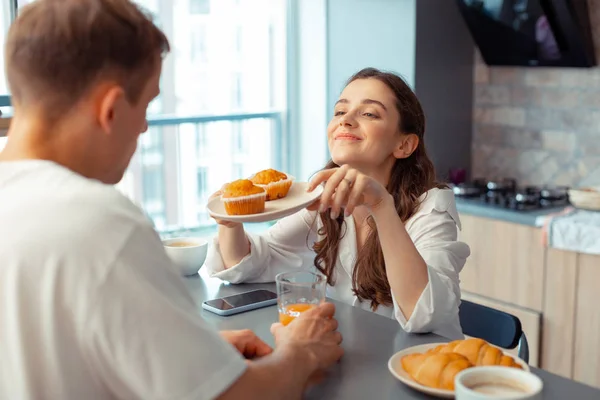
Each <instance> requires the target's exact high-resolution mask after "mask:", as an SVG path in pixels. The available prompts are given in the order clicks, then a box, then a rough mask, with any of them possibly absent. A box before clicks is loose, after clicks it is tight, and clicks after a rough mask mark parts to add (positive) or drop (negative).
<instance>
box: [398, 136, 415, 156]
mask: <svg viewBox="0 0 600 400" xmlns="http://www.w3.org/2000/svg"><path fill="white" fill-rule="evenodd" d="M417 146H419V137H418V136H417V135H415V134H414V133H409V134H407V135H402V138H401V139H400V143H399V144H398V147H396V150H394V153H393V154H394V157H396V158H408V157H410V156H411V154H412V153H413V152H414V151H415V150H416V149H417Z"/></svg>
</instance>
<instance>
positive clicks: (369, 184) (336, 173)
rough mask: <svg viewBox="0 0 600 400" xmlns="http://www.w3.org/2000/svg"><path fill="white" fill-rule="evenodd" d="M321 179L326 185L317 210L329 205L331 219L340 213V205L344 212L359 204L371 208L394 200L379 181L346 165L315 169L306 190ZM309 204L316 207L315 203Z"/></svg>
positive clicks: (316, 184)
mask: <svg viewBox="0 0 600 400" xmlns="http://www.w3.org/2000/svg"><path fill="white" fill-rule="evenodd" d="M323 182H325V186H324V188H323V194H322V195H321V198H320V199H319V202H318V204H319V212H325V211H326V210H327V209H328V208H331V214H330V215H331V218H332V219H335V218H337V217H338V215H340V212H341V209H342V208H343V209H344V214H345V215H350V214H352V212H353V211H354V209H355V208H356V207H358V206H365V207H367V208H368V209H369V211H370V212H373V211H375V210H377V209H378V208H380V207H381V206H382V205H383V204H385V203H386V202H391V204H392V205H393V204H394V201H393V198H392V196H391V195H390V194H389V193H388V191H387V189H386V188H385V187H384V186H383V185H382V184H381V183H379V182H377V181H376V180H375V179H373V178H371V177H369V176H367V175H365V174H363V173H360V172H358V171H357V170H356V169H353V168H350V167H349V166H347V165H343V166H341V167H339V168H331V169H327V170H324V171H320V172H318V173H317V174H316V175H315V176H314V177H313V179H312V180H311V181H310V184H309V186H308V189H307V190H308V191H309V192H311V191H313V190H314V188H315V187H317V186H318V185H320V184H321V183H323ZM310 208H311V209H313V210H314V209H316V203H315V204H313V205H311V207H310Z"/></svg>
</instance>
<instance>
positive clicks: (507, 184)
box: [452, 178, 569, 211]
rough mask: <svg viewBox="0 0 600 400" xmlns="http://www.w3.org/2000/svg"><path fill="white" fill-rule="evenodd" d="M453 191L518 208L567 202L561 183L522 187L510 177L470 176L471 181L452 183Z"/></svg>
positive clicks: (557, 204)
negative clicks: (492, 178)
mask: <svg viewBox="0 0 600 400" xmlns="http://www.w3.org/2000/svg"><path fill="white" fill-rule="evenodd" d="M452 189H453V191H454V193H455V195H456V196H457V197H463V198H467V199H471V200H469V201H479V202H481V203H484V204H487V205H490V206H494V207H499V208H506V209H513V210H518V211H532V210H541V209H544V208H552V207H561V206H567V205H568V204H569V199H568V188H567V187H564V186H533V185H531V186H524V187H517V182H516V180H514V179H510V178H501V179H495V180H490V181H486V180H484V179H474V180H473V181H472V182H469V183H463V184H460V185H456V186H454V187H453V188H452Z"/></svg>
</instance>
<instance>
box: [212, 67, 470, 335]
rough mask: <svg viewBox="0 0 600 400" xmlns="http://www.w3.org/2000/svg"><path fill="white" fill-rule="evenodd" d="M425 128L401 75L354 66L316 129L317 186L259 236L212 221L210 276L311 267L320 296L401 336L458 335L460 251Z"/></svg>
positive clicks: (239, 277)
mask: <svg viewBox="0 0 600 400" xmlns="http://www.w3.org/2000/svg"><path fill="white" fill-rule="evenodd" d="M424 133H425V117H424V114H423V110H422V108H421V105H420V103H419V100H418V99H417V97H416V96H415V94H414V93H413V92H412V90H411V89H410V88H409V87H408V85H407V84H406V83H405V82H404V81H403V80H402V78H400V77H398V76H396V75H394V74H391V73H385V72H381V71H379V70H376V69H373V68H367V69H364V70H362V71H360V72H358V73H357V74H356V75H354V76H353V77H352V78H350V80H349V81H348V84H347V85H346V87H345V88H344V90H343V91H342V93H341V95H340V98H339V100H338V101H337V103H336V105H335V111H334V115H333V118H332V120H331V122H330V123H329V126H328V129H327V138H328V144H329V150H330V153H331V158H332V160H331V161H330V162H329V164H328V165H327V166H326V169H324V170H323V171H320V172H319V173H317V174H316V175H315V176H314V178H313V179H312V180H311V183H310V187H309V190H314V188H315V187H316V186H317V185H319V184H323V185H324V191H323V194H322V195H321V198H320V201H319V202H318V204H315V205H313V206H311V207H309V209H307V210H303V211H301V212H299V213H296V214H294V215H292V216H289V217H287V218H284V219H282V220H280V221H278V222H277V224H275V225H274V226H273V227H271V228H270V229H269V230H268V231H267V232H266V233H264V234H262V235H253V234H248V233H246V232H245V231H244V229H243V227H242V225H240V224H235V223H228V222H227V223H225V222H222V221H218V222H219V223H220V226H219V234H218V239H217V240H215V245H214V246H212V248H211V252H210V254H209V256H208V258H207V263H206V265H207V266H208V269H209V271H210V273H211V275H212V276H214V277H218V278H220V279H223V280H227V281H230V282H232V283H239V282H269V281H273V280H274V278H275V275H276V274H277V273H279V272H283V271H289V270H293V269H294V268H313V267H312V265H314V268H316V269H317V270H318V271H320V272H321V273H323V274H325V275H326V276H327V279H328V284H329V285H328V289H327V295H328V297H330V298H333V299H336V300H340V301H344V302H346V303H349V304H353V305H355V306H358V307H361V308H364V309H370V310H371V311H374V312H376V313H378V314H382V315H386V316H388V317H391V318H396V319H397V320H398V322H399V323H400V325H401V326H402V328H403V329H404V330H406V331H408V332H435V333H438V334H441V335H443V336H445V337H447V338H462V330H461V327H460V322H459V319H458V306H459V303H460V287H459V278H458V274H459V272H460V271H461V269H462V268H463V266H464V263H465V261H466V258H467V257H468V256H469V247H468V246H467V245H466V244H464V243H461V242H458V241H457V226H459V227H460V222H459V217H458V213H457V211H456V207H455V203H454V195H453V193H452V191H451V190H448V189H446V188H444V187H443V186H441V185H439V184H437V183H436V182H435V172H434V167H433V163H432V162H431V160H430V159H429V158H428V156H427V153H426V151H425V145H424V142H423V136H424ZM317 210H318V211H317Z"/></svg>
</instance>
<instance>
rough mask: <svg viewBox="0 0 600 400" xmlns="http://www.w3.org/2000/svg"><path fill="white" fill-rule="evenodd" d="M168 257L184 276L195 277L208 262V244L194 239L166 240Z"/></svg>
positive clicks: (164, 241)
mask: <svg viewBox="0 0 600 400" xmlns="http://www.w3.org/2000/svg"><path fill="white" fill-rule="evenodd" d="M162 242H163V245H164V247H165V251H166V252H167V255H168V256H169V258H170V259H171V261H173V264H174V265H175V266H176V267H177V268H178V270H179V273H180V274H181V275H183V276H190V275H195V274H197V273H198V271H199V270H200V267H202V264H204V260H206V253H207V250H208V242H207V241H206V240H204V239H200V238H194V237H178V238H173V239H164V240H163V241H162Z"/></svg>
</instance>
